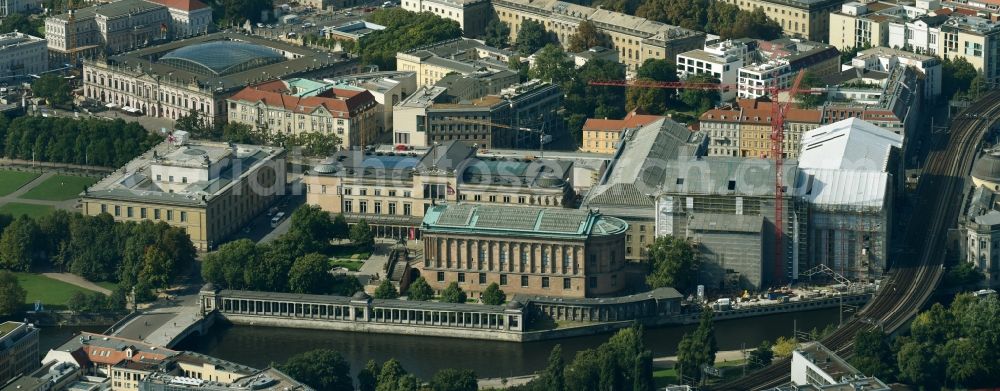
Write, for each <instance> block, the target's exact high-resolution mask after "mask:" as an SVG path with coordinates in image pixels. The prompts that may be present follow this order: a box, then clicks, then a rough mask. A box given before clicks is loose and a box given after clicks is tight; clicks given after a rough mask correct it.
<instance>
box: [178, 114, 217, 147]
mask: <svg viewBox="0 0 1000 391" xmlns="http://www.w3.org/2000/svg"><path fill="white" fill-rule="evenodd" d="M175 124H176V127H177V129H178V130H183V131H185V132H188V133H189V134H190V135H191V138H196V139H209V140H214V139H216V137H214V136H215V134H214V133H215V132H214V130H213V129H212V126H211V125H209V124H208V121H207V120H206V119H204V118H202V115H201V112H199V111H198V110H195V109H191V111H189V112H188V113H187V114H185V115H182V116H180V117H179V118H177V121H175Z"/></svg>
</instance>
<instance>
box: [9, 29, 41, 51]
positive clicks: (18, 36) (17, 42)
mask: <svg viewBox="0 0 1000 391" xmlns="http://www.w3.org/2000/svg"><path fill="white" fill-rule="evenodd" d="M36 42H42V43H43V44H44V42H45V38H38V37H36V36H34V35H29V34H25V33H21V32H16V31H12V32H9V33H6V34H0V50H5V49H9V48H12V47H16V46H21V45H25V44H32V43H36Z"/></svg>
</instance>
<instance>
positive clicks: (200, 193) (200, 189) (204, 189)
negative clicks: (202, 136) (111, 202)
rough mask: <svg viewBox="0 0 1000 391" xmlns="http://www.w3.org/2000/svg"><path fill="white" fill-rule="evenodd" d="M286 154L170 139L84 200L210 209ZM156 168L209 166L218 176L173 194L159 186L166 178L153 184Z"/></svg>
mask: <svg viewBox="0 0 1000 391" xmlns="http://www.w3.org/2000/svg"><path fill="white" fill-rule="evenodd" d="M284 152H285V150H284V149H283V148H281V147H262V146H256V145H248V144H232V145H230V144H227V143H222V142H213V141H194V140H191V141H186V142H184V143H183V144H180V143H179V142H172V141H171V140H169V139H168V140H167V141H164V142H162V143H160V144H158V145H156V146H155V147H153V149H151V150H150V151H146V152H145V153H143V154H142V155H140V156H138V157H136V158H135V159H133V160H132V161H130V162H128V163H126V164H125V166H124V167H122V168H120V169H118V170H115V172H113V173H111V174H110V175H108V176H106V177H104V178H103V179H101V180H100V181H98V182H97V183H95V184H94V185H93V186H91V187H90V188H88V189H87V190H86V191H85V192H84V196H85V197H89V198H107V199H118V200H121V199H123V200H137V201H142V202H151V203H163V204H170V205H205V204H207V202H208V201H210V200H211V199H212V198H214V197H215V196H217V195H220V194H223V193H224V192H225V191H226V190H227V189H228V188H229V187H230V186H232V185H233V184H234V183H238V182H239V180H240V179H242V178H244V177H247V176H249V175H251V174H253V173H254V172H256V170H257V169H259V168H261V167H263V166H264V165H265V164H271V162H272V161H273V160H274V159H276V158H278V157H279V156H281V155H283V154H284ZM206 163H208V164H207V165H206ZM155 165H163V166H180V167H191V168H204V169H207V170H210V171H211V172H213V173H214V174H215V175H209V176H208V179H205V180H198V181H192V182H190V183H186V184H184V186H183V188H181V189H171V191H168V190H166V189H164V188H163V187H162V186H161V185H160V184H159V182H160V181H161V179H156V180H154V179H155V178H153V177H152V171H153V167H154V166H155ZM210 167H212V168H210ZM175 185H176V184H175Z"/></svg>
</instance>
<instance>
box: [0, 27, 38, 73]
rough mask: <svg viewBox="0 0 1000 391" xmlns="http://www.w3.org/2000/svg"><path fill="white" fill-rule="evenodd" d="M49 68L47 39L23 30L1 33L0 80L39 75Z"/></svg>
mask: <svg viewBox="0 0 1000 391" xmlns="http://www.w3.org/2000/svg"><path fill="white" fill-rule="evenodd" d="M48 69H49V50H48V49H47V48H46V44H45V40H44V39H42V38H38V37H35V36H31V35H28V34H25V33H21V32H10V33H6V34H0V80H5V81H9V80H10V79H12V78H18V77H24V76H28V75H33V74H34V75H37V74H39V73H42V72H45V71H47V70H48Z"/></svg>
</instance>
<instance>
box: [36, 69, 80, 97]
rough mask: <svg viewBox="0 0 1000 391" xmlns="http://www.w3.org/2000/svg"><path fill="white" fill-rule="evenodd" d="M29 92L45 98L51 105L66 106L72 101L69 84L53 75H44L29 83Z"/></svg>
mask: <svg viewBox="0 0 1000 391" xmlns="http://www.w3.org/2000/svg"><path fill="white" fill-rule="evenodd" d="M31 92H32V93H34V94H35V96H37V97H41V98H45V100H46V101H48V102H49V103H50V104H53V105H66V104H69V103H71V102H72V101H73V97H72V96H70V94H71V93H72V92H73V88H72V87H70V85H69V82H68V81H66V79H64V78H62V76H59V75H57V74H55V73H46V74H44V75H42V77H40V78H38V79H35V81H34V82H32V83H31Z"/></svg>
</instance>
